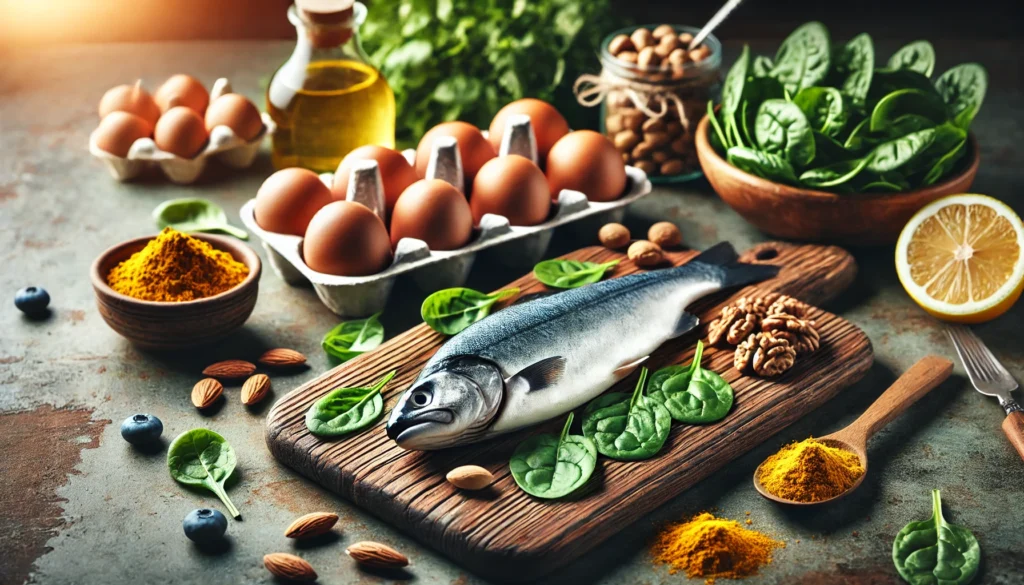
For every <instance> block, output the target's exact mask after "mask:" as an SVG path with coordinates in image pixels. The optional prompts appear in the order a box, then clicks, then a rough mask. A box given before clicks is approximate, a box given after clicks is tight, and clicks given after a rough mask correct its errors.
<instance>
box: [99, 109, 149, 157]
mask: <svg viewBox="0 0 1024 585" xmlns="http://www.w3.org/2000/svg"><path fill="white" fill-rule="evenodd" d="M152 130H153V127H152V126H150V125H149V122H147V121H145V120H143V119H142V118H140V117H138V116H136V115H135V114H129V113H128V112H110V113H109V114H107V115H106V116H104V117H103V119H102V120H100V125H99V127H98V128H97V129H96V146H98V147H99V148H100V150H102V151H104V152H109V153H110V154H112V155H114V156H119V157H122V158H124V157H126V156H128V151H129V150H131V147H132V144H134V143H135V141H136V140H138V139H139V138H146V137H148V136H149V133H150V132H151V131H152Z"/></svg>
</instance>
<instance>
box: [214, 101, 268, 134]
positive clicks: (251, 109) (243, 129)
mask: <svg viewBox="0 0 1024 585" xmlns="http://www.w3.org/2000/svg"><path fill="white" fill-rule="evenodd" d="M215 126H227V127H228V128H231V130H232V131H234V133H235V134H237V135H238V137H239V138H241V139H242V140H244V141H246V142H249V141H251V140H252V139H254V138H256V137H257V136H259V135H260V132H262V131H263V120H262V119H261V118H260V111H259V110H257V109H256V106H255V105H253V103H252V102H250V101H249V100H248V99H246V97H245V96H244V95H239V94H237V93H227V94H224V95H222V96H220V97H219V98H217V99H215V100H213V103H211V104H210V107H209V108H207V109H206V131H207V132H212V131H213V128H214V127H215Z"/></svg>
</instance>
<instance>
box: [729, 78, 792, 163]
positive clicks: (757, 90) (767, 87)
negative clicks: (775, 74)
mask: <svg viewBox="0 0 1024 585" xmlns="http://www.w3.org/2000/svg"><path fill="white" fill-rule="evenodd" d="M785 97H786V90H785V89H783V87H782V84H781V83H779V82H778V80H776V79H772V78H771V77H753V78H750V79H748V80H747V83H746V85H745V86H744V87H743V101H742V102H741V104H742V105H741V106H740V116H739V119H740V130H742V136H743V138H744V141H745V142H744V144H737V145H736V146H750V147H751V148H756V147H757V141H756V140H755V138H754V131H753V130H754V123H755V118H756V116H757V110H758V108H760V107H761V104H762V103H764V102H765V101H767V100H771V99H784V98H785Z"/></svg>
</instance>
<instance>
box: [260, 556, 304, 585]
mask: <svg viewBox="0 0 1024 585" xmlns="http://www.w3.org/2000/svg"><path fill="white" fill-rule="evenodd" d="M263 566H264V567H266V568H267V570H268V571H270V573H271V574H272V575H274V576H275V577H279V578H281V579H286V580H289V581H299V582H303V583H311V582H313V581H316V578H317V574H316V571H314V570H313V566H312V565H310V564H309V563H307V562H306V561H304V560H303V559H301V558H299V557H297V556H295V555H292V554H288V553H271V554H269V555H264V556H263Z"/></svg>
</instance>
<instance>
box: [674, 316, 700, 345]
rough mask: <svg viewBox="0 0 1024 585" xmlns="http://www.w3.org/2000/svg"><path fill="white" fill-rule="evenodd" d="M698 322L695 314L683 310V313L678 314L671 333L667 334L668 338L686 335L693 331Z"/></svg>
mask: <svg viewBox="0 0 1024 585" xmlns="http://www.w3.org/2000/svg"><path fill="white" fill-rule="evenodd" d="M699 324H700V319H699V318H698V317H697V316H696V315H694V314H693V313H687V312H686V311H683V314H682V315H680V316H679V320H678V321H676V326H675V328H674V329H673V330H672V335H670V336H669V339H675V338H676V337H681V336H683V335H686V334H687V333H689V332H691V331H693V330H694V329H695V328H696V327H697V325H699Z"/></svg>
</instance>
